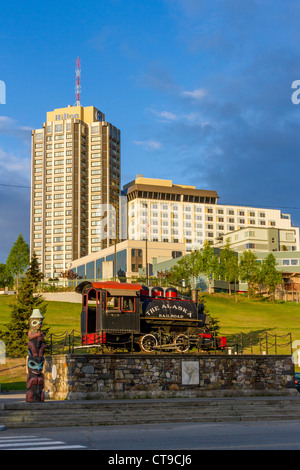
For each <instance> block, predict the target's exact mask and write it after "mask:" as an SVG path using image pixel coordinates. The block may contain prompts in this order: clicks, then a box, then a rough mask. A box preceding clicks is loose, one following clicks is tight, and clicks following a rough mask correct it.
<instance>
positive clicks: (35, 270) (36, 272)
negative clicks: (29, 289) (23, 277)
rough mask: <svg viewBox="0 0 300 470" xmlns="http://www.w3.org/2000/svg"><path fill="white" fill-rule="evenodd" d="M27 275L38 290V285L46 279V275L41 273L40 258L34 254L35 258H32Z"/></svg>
mask: <svg viewBox="0 0 300 470" xmlns="http://www.w3.org/2000/svg"><path fill="white" fill-rule="evenodd" d="M27 275H28V276H29V278H30V280H31V281H32V283H33V287H34V289H36V287H37V285H38V283H39V282H40V281H41V280H42V279H43V278H44V274H43V273H42V272H41V271H40V266H39V262H38V258H37V256H36V254H35V253H33V256H32V258H31V261H30V265H29V268H28V270H27Z"/></svg>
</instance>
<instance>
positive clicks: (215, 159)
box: [0, 0, 300, 263]
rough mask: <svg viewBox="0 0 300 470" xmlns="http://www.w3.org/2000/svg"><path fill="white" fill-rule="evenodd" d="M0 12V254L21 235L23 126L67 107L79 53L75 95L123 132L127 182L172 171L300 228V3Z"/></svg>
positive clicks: (34, 5) (130, 3) (226, 200)
mask: <svg viewBox="0 0 300 470" xmlns="http://www.w3.org/2000/svg"><path fill="white" fill-rule="evenodd" d="M0 18H1V21H0V44H1V48H0V81H2V82H4V83H5V100H4V99H3V88H2V95H1V88H0V234H1V244H0V263H5V262H6V259H7V256H8V254H9V251H10V249H11V247H12V245H13V243H14V242H15V241H16V239H17V237H18V235H19V233H22V234H23V237H24V239H25V240H26V241H27V242H28V243H29V233H30V228H29V226H30V189H29V187H30V184H31V182H30V158H31V157H30V146H31V140H30V139H31V130H32V129H37V128H40V127H42V124H43V122H45V121H46V113H47V111H51V110H54V109H55V108H60V107H66V106H68V105H69V104H70V105H74V104H75V102H76V95H75V67H76V59H77V57H80V61H81V96H80V101H81V105H82V106H95V107H96V108H98V109H99V110H100V111H102V112H103V113H104V114H105V117H106V120H107V121H108V122H110V123H112V124H113V125H115V126H116V127H118V128H119V129H120V130H121V178H122V181H121V183H122V186H123V185H124V184H126V183H128V182H129V181H131V180H133V179H134V178H135V177H136V175H137V174H143V175H144V176H145V177H149V178H162V179H169V180H172V181H173V183H175V184H187V185H193V186H195V187H196V188H197V189H209V190H215V191H217V193H218V195H219V203H220V204H234V205H245V206H253V207H262V208H276V209H280V210H282V212H283V213H289V214H291V215H292V221H293V224H294V225H296V226H299V225H300V202H299V201H298V196H299V155H300V105H298V104H294V103H293V102H292V93H293V92H294V91H295V90H293V89H292V83H293V82H294V81H295V80H300V47H299V39H300V33H299V22H300V3H299V2H298V1H297V0H285V1H284V2H283V1H280V0H257V1H256V0H243V1H240V0H210V1H209V0H143V1H141V0H127V1H125V0H105V1H103V0H89V1H88V2H82V1H81V2H79V1H77V0H73V1H72V2H71V1H64V2H58V1H57V0H52V1H51V2H38V1H27V2H23V1H18V0H16V1H13V0H12V1H10V2H6V3H4V2H2V4H1V11H0ZM0 85H1V82H0ZM299 96H300V95H299ZM1 97H2V99H1ZM3 101H5V103H4V102H3Z"/></svg>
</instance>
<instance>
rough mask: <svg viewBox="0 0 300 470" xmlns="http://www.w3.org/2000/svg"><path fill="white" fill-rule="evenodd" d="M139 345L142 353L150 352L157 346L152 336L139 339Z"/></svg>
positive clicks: (148, 335)
mask: <svg viewBox="0 0 300 470" xmlns="http://www.w3.org/2000/svg"><path fill="white" fill-rule="evenodd" d="M139 345H140V348H141V349H142V350H143V351H145V352H152V351H153V348H154V347H155V346H157V339H156V338H155V336H154V335H151V334H147V335H144V336H142V337H141V338H140V340H139Z"/></svg>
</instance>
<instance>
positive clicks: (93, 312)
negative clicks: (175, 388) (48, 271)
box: [76, 281, 226, 352]
mask: <svg viewBox="0 0 300 470" xmlns="http://www.w3.org/2000/svg"><path fill="white" fill-rule="evenodd" d="M76 292H77V293H80V294H82V311H81V345H82V346H83V347H87V346H94V345H104V344H105V345H106V346H108V347H110V348H119V347H120V346H124V345H127V346H126V347H127V348H128V349H129V350H130V349H131V348H133V349H134V350H135V351H145V352H152V351H158V350H164V351H168V350H169V351H177V352H187V351H188V350H189V349H191V348H193V347H196V348H197V349H199V350H210V349H225V348H226V338H225V337H215V336H214V335H213V334H211V333H210V330H209V321H208V318H207V315H205V314H204V313H203V304H201V303H200V304H199V305H198V306H197V304H196V302H193V301H191V300H184V299H180V298H179V297H178V293H177V290H176V289H174V288H171V287H170V288H167V289H165V290H164V289H163V288H161V287H153V288H152V289H151V292H150V289H149V288H148V287H146V286H143V285H140V284H126V283H119V282H89V281H84V282H82V283H80V284H79V285H78V286H77V287H76Z"/></svg>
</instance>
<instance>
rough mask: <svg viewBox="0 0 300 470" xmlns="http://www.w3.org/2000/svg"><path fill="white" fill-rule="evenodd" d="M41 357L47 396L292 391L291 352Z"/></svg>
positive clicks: (205, 394) (120, 396)
mask: <svg viewBox="0 0 300 470" xmlns="http://www.w3.org/2000/svg"><path fill="white" fill-rule="evenodd" d="M45 359H46V361H45V366H44V372H45V374H44V375H45V392H46V397H47V398H50V399H71V400H72V399H97V398H101V399H114V398H145V397H149V398H157V397H197V396H198V397H200V396H233V395H240V396H243V395H245V396H253V395H291V394H297V391H296V390H295V388H294V364H293V362H292V358H291V356H271V355H270V356H265V355H263V356H246V355H245V356H244V355H240V356H238V355H234V356H230V355H228V356H227V355H226V356H225V355H224V356H223V355H222V356H218V355H195V354H176V355H174V354H173V355H170V354H157V355H147V354H123V355H119V354H107V355H106V354H103V355H102V354H90V355H75V354H70V355H61V356H47V357H46V358H45Z"/></svg>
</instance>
